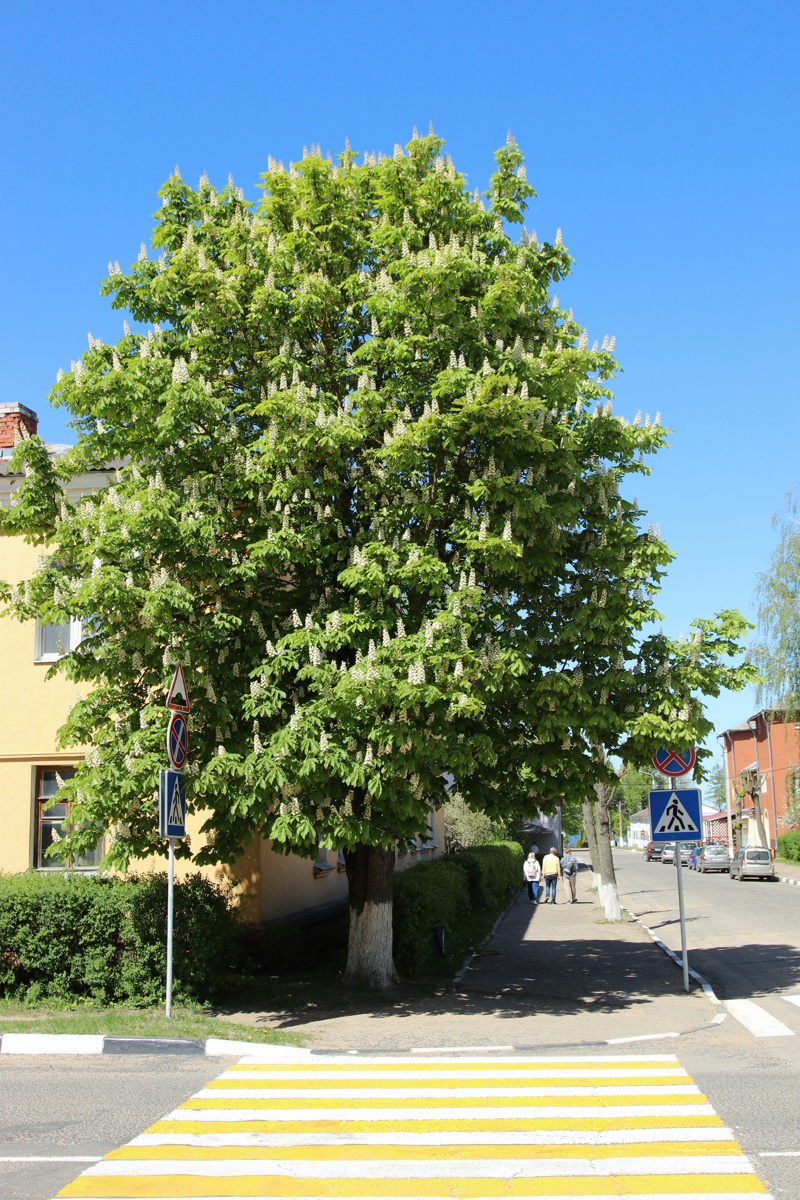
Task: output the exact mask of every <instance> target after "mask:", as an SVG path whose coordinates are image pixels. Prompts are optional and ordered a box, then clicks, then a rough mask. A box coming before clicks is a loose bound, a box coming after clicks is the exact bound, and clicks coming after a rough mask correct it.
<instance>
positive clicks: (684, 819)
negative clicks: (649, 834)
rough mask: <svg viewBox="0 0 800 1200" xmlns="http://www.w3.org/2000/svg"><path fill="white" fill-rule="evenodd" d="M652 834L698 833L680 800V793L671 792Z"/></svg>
mask: <svg viewBox="0 0 800 1200" xmlns="http://www.w3.org/2000/svg"><path fill="white" fill-rule="evenodd" d="M653 832H654V833H699V832H700V830H699V829H698V828H697V825H696V824H695V822H694V820H693V818H692V817H690V816H689V814H688V812H687V811H686V809H685V808H684V806H683V804H682V803H681V800H680V792H671V793H670V798H669V800H668V801H667V807H666V808H665V809H664V811H663V813H662V814H661V820H660V821H659V822H658V824H657V825H656V827H655V829H654V830H653Z"/></svg>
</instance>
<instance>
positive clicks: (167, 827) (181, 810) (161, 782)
mask: <svg viewBox="0 0 800 1200" xmlns="http://www.w3.org/2000/svg"><path fill="white" fill-rule="evenodd" d="M166 705H167V708H168V709H170V710H171V716H170V721H169V728H168V729H167V757H168V758H169V764H170V768H171V769H170V770H167V771H159V773H158V832H159V834H160V835H161V837H165V838H166V839H167V841H168V843H169V866H168V870H167V1004H166V1015H167V1017H171V1016H172V959H173V918H174V913H175V903H174V902H175V841H176V839H177V838H184V837H186V792H185V790H184V782H183V773H182V768H183V767H184V766H185V764H186V755H187V753H188V749H189V735H188V729H187V724H186V718H185V716H184V715H183V714H185V713H188V712H189V711H190V708H191V706H190V704H189V694H188V689H187V687H186V680H185V678H184V674H183V664H182V663H178V665H177V667H176V668H175V675H174V676H173V679H172V683H171V685H170V689H169V692H168V693H167V701H166Z"/></svg>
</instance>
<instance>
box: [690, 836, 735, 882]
mask: <svg viewBox="0 0 800 1200" xmlns="http://www.w3.org/2000/svg"><path fill="white" fill-rule="evenodd" d="M698 850H699V853H698V855H697V858H696V860H695V870H696V871H697V872H698V874H699V875H704V874H705V872H706V871H729V870H730V869H731V856H730V854H728V847H727V846H721V845H720V844H719V843H718V842H712V843H711V844H710V845H708V846H699V847H698Z"/></svg>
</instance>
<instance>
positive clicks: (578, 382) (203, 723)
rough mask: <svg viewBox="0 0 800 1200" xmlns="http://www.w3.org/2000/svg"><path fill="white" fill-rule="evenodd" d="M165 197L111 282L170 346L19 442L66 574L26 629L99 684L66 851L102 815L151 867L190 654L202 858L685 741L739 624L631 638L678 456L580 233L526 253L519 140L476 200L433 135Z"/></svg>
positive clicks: (129, 355)
mask: <svg viewBox="0 0 800 1200" xmlns="http://www.w3.org/2000/svg"><path fill="white" fill-rule="evenodd" d="M160 194H161V197H162V208H161V210H160V211H159V213H158V214H157V224H156V228H155V232H154V235H153V244H154V246H155V247H156V249H157V250H158V251H159V252H160V253H159V257H158V258H157V259H155V260H154V259H152V258H150V257H149V255H148V252H147V250H146V248H145V247H144V246H143V247H142V251H141V253H140V255H139V260H138V261H137V262H136V263H135V264H133V266H132V267H131V269H130V271H129V272H127V273H124V272H123V271H121V269H120V268H119V266H118V265H116V264H115V265H114V266H112V267H111V269H110V274H109V277H108V278H107V279H106V280H105V282H104V284H103V291H104V293H105V294H107V295H109V296H111V298H112V303H113V305H114V307H116V308H119V309H124V310H126V311H127V312H128V313H129V314H130V315H131V316H132V317H133V318H134V319H135V321H136V322H137V323H139V324H140V325H144V326H147V327H148V328H147V332H146V333H143V332H131V331H130V329H129V328H128V326H127V322H126V325H125V333H124V336H123V337H122V338H121V340H120V341H119V342H117V344H116V345H115V346H106V345H102V344H101V343H100V342H99V340H97V339H94V338H91V336H90V347H89V350H88V352H86V353H85V354H84V355H83V356H82V357H81V359H80V360H79V361H78V362H76V363H73V365H72V369H71V371H70V372H69V374H67V375H65V376H63V377H62V378H60V380H59V382H58V383H57V385H56V387H55V388H54V390H53V393H52V397H51V398H52V400H53V402H54V403H56V404H61V405H65V406H66V407H67V408H68V409H69V411H70V413H71V414H72V419H73V423H74V427H75V429H76V430H77V432H78V435H79V436H78V440H77V444H76V446H75V447H74V448H73V449H72V450H71V452H70V453H69V454H68V455H67V456H66V457H65V458H64V459H62V460H59V461H56V462H55V463H53V462H50V461H49V460H48V459H47V456H46V454H44V453H43V450H42V447H41V443H39V442H38V439H31V440H30V441H28V442H25V443H24V444H23V445H22V446H21V447H20V448H19V449H18V451H17V458H16V464H15V465H16V467H17V468H18V469H25V470H26V471H27V474H26V477H25V479H24V480H23V481H22V482H21V484H20V487H19V489H18V499H17V502H16V505H15V507H14V508H12V509H11V510H10V511H9V512H7V513H6V514H5V516H4V519H3V528H4V530H5V531H6V532H24V533H26V535H27V536H28V537H30V538H33V539H34V540H39V541H46V542H47V543H48V544H49V551H50V554H51V556H52V557H51V561H50V564H49V566H47V565H43V566H42V568H41V569H40V570H39V571H38V572H37V574H36V575H35V577H34V578H33V579H31V580H30V581H28V583H27V584H26V585H25V586H24V587H23V588H21V589H19V590H18V591H17V592H16V593H15V594H14V595H13V596H12V597H11V599H10V602H9V606H10V609H11V610H12V611H13V612H14V613H15V614H16V615H17V616H19V617H26V616H31V615H33V614H38V615H39V616H41V617H42V618H43V619H46V620H51V621H64V620H67V619H68V618H70V617H79V618H81V619H83V621H84V626H85V636H84V638H83V641H82V643H81V644H80V646H79V647H78V648H76V649H75V650H73V651H72V652H71V653H69V654H67V655H65V656H64V658H62V659H61V660H60V661H59V663H58V664H57V666H56V667H55V668H54V669H56V670H59V671H64V672H66V673H67V675H68V676H69V677H70V678H72V679H73V680H74V681H75V683H76V685H77V686H78V688H79V689H80V684H81V683H86V684H89V685H90V687H89V688H88V689H84V690H85V691H86V694H85V695H83V696H82V698H80V699H78V701H77V702H76V703H75V705H74V707H73V708H72V710H71V712H70V714H69V717H68V720H67V721H66V723H65V725H64V727H63V729H62V731H61V735H60V737H61V744H62V745H64V746H67V745H86V746H88V747H89V750H88V753H87V755H86V762H85V764H83V765H82V766H81V767H80V768H79V769H78V771H77V773H76V776H75V779H74V780H73V781H70V782H68V783H67V784H65V788H66V793H65V794H67V793H68V794H69V795H70V796H71V797H72V798H73V800H74V802H75V815H76V818H77V821H76V825H77V826H78V827H77V828H76V830H75V832H74V833H73V834H71V835H70V836H71V838H72V839H74V844H75V845H77V844H78V843H80V841H81V839H82V838H83V839H84V840H87V839H89V838H90V837H91V836H92V831H91V829H89V830H88V832H87V830H86V829H81V828H80V823H81V821H86V822H98V821H99V822H101V823H102V824H103V825H104V826H105V827H107V828H112V829H114V830H115V833H116V837H115V840H114V842H113V844H112V847H111V851H110V861H111V862H112V863H113V864H115V865H124V864H125V863H126V862H127V861H128V859H129V858H130V857H131V856H132V855H141V854H144V853H149V852H160V851H161V849H162V844H161V843H160V841H159V839H158V837H157V833H156V828H155V827H156V818H155V809H156V804H155V798H154V784H155V780H156V774H157V771H158V769H159V767H161V766H163V765H164V757H165V756H164V731H165V726H166V720H167V713H166V711H165V709H164V693H165V689H166V687H167V686H168V684H169V680H170V677H171V675H172V672H173V669H174V666H175V664H176V663H177V662H178V661H182V662H183V663H184V665H185V668H186V674H187V680H188V685H189V689H190V695H191V699H192V713H191V717H190V722H189V726H190V771H189V780H188V783H189V788H188V790H189V796H190V803H191V805H192V806H193V807H194V808H196V809H197V810H202V811H203V812H204V813H205V814H207V820H206V823H205V826H204V829H205V832H206V834H207V836H208V845H207V846H206V847H205V848H204V849H203V850H202V851H201V852H200V853H199V854H198V855H197V857H198V859H199V861H233V860H234V859H235V857H236V855H237V854H238V853H239V851H240V849H241V847H242V846H243V845H245V844H246V843H247V842H248V841H249V840H250V838H251V837H252V836H254V835H256V834H260V835H262V836H265V837H270V838H272V839H274V841H275V842H276V843H279V844H280V843H282V844H283V845H284V846H285V847H286V848H291V849H293V850H295V851H299V852H301V853H311V852H313V850H314V848H315V847H316V845H317V844H318V843H319V842H320V841H321V842H322V843H324V844H325V845H327V846H329V847H340V846H343V847H345V848H353V847H354V846H356V845H359V844H368V845H383V846H387V847H388V846H390V845H392V844H393V843H394V842H395V840H396V839H403V838H408V837H411V836H413V835H414V834H416V833H417V832H418V831H419V830H420V829H423V828H424V827H425V823H426V819H427V816H428V813H429V810H430V806H431V805H434V806H435V805H439V804H441V803H442V801H443V799H444V797H445V794H446V792H445V781H444V774H445V773H450V774H451V775H452V776H453V777H454V778H455V781H456V790H457V792H458V793H459V795H461V796H463V798H464V800H465V802H466V803H468V804H469V805H470V806H471V807H474V808H476V809H479V810H482V811H484V812H485V813H487V815H488V816H489V817H501V816H503V815H506V814H508V813H509V812H510V811H512V810H524V809H526V808H528V809H529V808H530V807H531V805H532V803H533V802H535V803H539V804H540V803H543V802H545V803H546V801H543V798H545V797H551V798H555V797H556V796H558V795H573V796H576V797H582V796H589V795H591V794H592V788H593V785H594V783H595V782H596V781H597V780H598V779H601V778H605V777H606V774H607V773H608V772H609V771H610V767H609V766H608V764H607V761H606V755H607V754H609V753H619V752H620V750H621V747H624V746H625V745H626V744H627V745H628V746H629V748H630V751H631V753H632V754H634V755H639V757H640V758H641V757H642V756H643V755H645V754H647V753H652V749H653V743H654V742H655V744H658V742H659V741H660V740H662V739H663V736H664V732H665V730H669V729H672V730H673V731H676V733H677V735H678V740H679V742H688V741H691V740H694V735H695V734H696V733H697V732H698V730H701V728H702V720H703V718H702V709H701V708H700V706H699V704H698V702H697V701H696V700H694V699H693V698H692V695H693V690H695V689H696V688H697V687H698V686H701V687H703V688H708V687H711V688H712V689H713V688H714V687H719V686H721V683H720V680H721V678H722V677H721V676H720V674H719V672H718V669H717V658H718V654H719V653H720V652H721V651H724V652H725V653H727V652H728V651H730V652H735V650H736V638H737V636H738V634H739V633H740V632H741V628H742V625H741V624H738V625H737V619H738V621H739V622H741V619H740V618H738V614H728V615H727V616H725V617H723V618H721V619H720V621H717V622H704V623H701V624H700V625H699V626H698V628H697V631H696V640H695V641H693V642H692V643H691V644H687V646H686V647H682V648H678V647H677V646H676V645H674V644H673V643H671V642H669V641H668V639H666V638H665V637H664V636H663V635H661V634H658V635H653V636H651V637H649V638H645V639H644V641H642V640H641V631H642V629H643V628H644V626H645V625H646V624H647V623H648V622H649V621H652V619H653V618H654V616H657V614H655V613H654V609H653V596H654V595H655V593H656V591H657V590H658V585H659V581H660V579H661V577H662V575H663V571H664V569H665V567H666V565H667V564H668V562H669V561H670V559H671V552H670V551H669V549H668V548H667V546H666V545H665V544H664V542H663V541H662V540H661V538H660V536H659V534H658V532H657V531H654V530H653V528H652V527H650V529H649V530H648V531H645V530H643V529H642V527H641V514H640V513H639V511H638V509H637V505H636V501H635V499H632V498H625V496H623V494H622V492H623V488H624V486H625V485H626V484H627V483H628V482H629V477H631V476H636V475H637V474H642V473H645V472H646V471H647V470H648V469H649V468H648V467H647V465H646V462H645V459H646V456H648V455H650V454H652V453H654V452H655V451H656V450H658V448H659V447H661V446H663V445H664V440H665V432H664V430H663V428H662V427H661V426H660V424H659V423H658V420H656V422H655V423H650V421H649V419H648V420H647V421H646V422H645V423H644V424H642V423H641V422H640V420H639V418H638V417H637V419H636V421H634V422H632V423H629V422H627V421H625V420H624V419H622V418H620V417H617V416H615V415H613V412H612V404H611V393H610V391H609V389H608V382H609V380H610V379H611V377H612V376H613V374H614V372H615V370H616V363H615V361H614V358H613V356H612V351H613V342H611V343H609V342H608V340H606V341H604V343H603V346H602V347H600V348H598V346H597V343H595V344H594V345H593V346H592V347H590V346H589V342H588V338H587V335H586V333H585V331H584V330H582V329H581V328H580V327H579V326H578V325H577V324H576V322H575V321H574V320H573V318H572V314H571V313H567V312H565V311H564V310H563V309H561V308H560V307H559V305H558V301H557V298H556V297H555V296H553V295H552V289H553V285H554V284H555V283H556V282H557V281H558V280H560V279H562V278H563V277H564V276H565V275H566V274H567V273H568V271H569V269H570V259H569V256H568V254H567V251H566V249H565V248H564V247H563V245H561V237H560V233H559V235H558V236H557V237H556V238H555V241H554V243H552V244H551V243H548V242H540V241H538V240H537V238H536V236H535V235H533V236H529V235H528V234H527V233H526V232H525V231H524V230H523V232H522V236H521V239H520V240H518V241H515V240H513V239H512V237H511V236H510V233H509V229H510V228H512V227H513V226H514V225H519V224H521V222H522V218H523V214H524V211H525V207H526V204H527V202H528V201H529V200H530V199H531V197H532V196H533V195H534V192H533V189H532V188H531V187H530V185H529V184H528V183H527V182H526V177H525V169H524V165H523V159H522V154H521V152H520V150H519V148H518V147H517V145H516V144H515V143H514V141H513V139H509V141H508V142H507V144H506V145H505V146H504V147H503V148H502V149H501V150H499V151H498V153H497V155H496V170H495V173H494V174H493V175H492V179H491V186H490V188H489V190H488V193H487V195H486V203H484V200H483V199H482V198H481V197H480V196H479V195H478V193H477V192H475V193H474V194H472V193H470V191H469V189H468V188H467V186H466V182H465V179H464V177H463V176H462V175H460V174H459V173H458V172H457V171H456V169H455V167H454V165H453V163H452V161H451V160H450V158H449V157H448V156H445V155H443V143H442V142H441V140H440V139H439V138H437V137H436V136H434V135H433V134H431V135H430V136H428V137H422V138H419V137H416V136H415V137H414V138H413V139H412V141H410V142H409V144H408V145H407V146H406V147H405V148H403V147H401V146H396V147H395V151H394V154H393V156H392V157H383V156H381V157H380V158H379V159H376V158H375V156H374V155H365V157H364V161H363V163H361V164H358V163H357V160H356V155H355V153H354V152H353V151H352V150H350V149H349V147H348V148H347V149H346V150H345V152H344V153H343V154H342V155H341V156H340V158H339V160H338V162H337V163H335V164H334V163H332V162H331V161H330V159H328V160H327V161H326V160H324V159H323V158H322V156H321V154H320V153H319V151H318V149H316V148H314V149H313V152H312V153H311V154H306V155H304V157H303V159H302V161H300V162H298V163H297V164H295V165H293V166H292V167H291V169H290V170H289V171H286V170H285V169H284V168H283V166H282V164H280V163H275V162H273V161H272V160H270V164H269V170H268V172H267V173H266V174H265V176H264V181H263V196H262V199H261V200H260V202H259V203H258V204H256V205H251V204H250V203H249V202H248V201H246V200H245V198H244V195H243V193H242V192H241V191H238V190H237V189H236V187H235V186H234V184H233V182H232V181H230V182H229V184H228V186H227V187H225V188H223V189H222V190H220V191H217V190H216V189H215V188H214V187H212V186H211V184H210V183H209V182H208V180H207V179H206V178H205V177H204V178H203V179H201V181H200V184H199V186H198V187H197V188H196V189H193V188H191V187H189V186H188V185H187V184H186V183H185V182H183V180H182V179H181V178H180V175H179V174H178V172H177V170H176V172H175V174H174V175H173V176H172V177H171V178H170V179H169V180H168V181H167V183H166V184H165V185H164V187H163V188H162V190H161V193H160ZM108 463H115V464H116V473H115V476H114V478H113V481H112V483H111V485H110V486H108V487H105V488H103V489H102V490H99V491H97V492H96V493H94V494H90V495H86V496H84V497H83V498H82V499H80V500H78V501H76V502H74V503H73V502H71V501H70V499H69V497H68V495H67V492H66V491H65V490H64V488H63V484H64V483H65V481H66V480H67V479H68V478H69V477H70V476H72V475H74V474H75V473H78V472H81V471H85V470H87V469H91V468H95V467H99V466H101V465H103V464H108ZM725 678H726V679H727V681H728V682H731V681H733V680H734V678H735V677H734V675H733V674H730V673H729V675H728V676H726V677H725ZM599 747H602V749H599ZM95 836H96V835H95ZM185 852H187V853H188V850H186V851H185Z"/></svg>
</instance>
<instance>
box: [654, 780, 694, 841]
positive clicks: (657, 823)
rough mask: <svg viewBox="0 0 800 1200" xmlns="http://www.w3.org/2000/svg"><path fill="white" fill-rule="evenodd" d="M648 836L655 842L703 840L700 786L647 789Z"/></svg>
mask: <svg viewBox="0 0 800 1200" xmlns="http://www.w3.org/2000/svg"><path fill="white" fill-rule="evenodd" d="M650 837H651V839H652V841H654V842H698V841H702V838H703V818H702V816H701V805H700V789H699V788H679V789H676V790H675V791H671V792H650Z"/></svg>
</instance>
